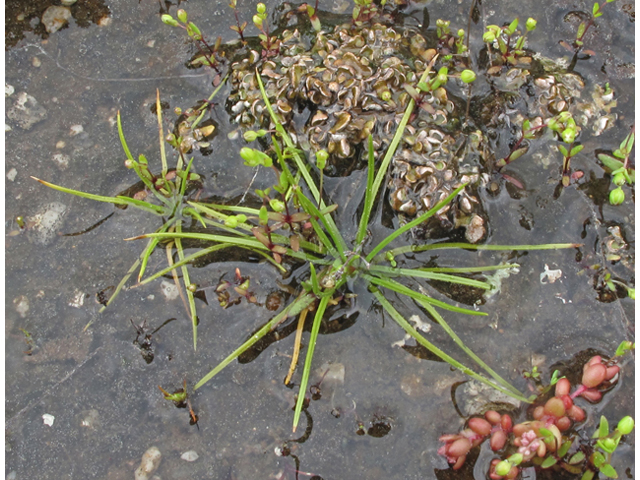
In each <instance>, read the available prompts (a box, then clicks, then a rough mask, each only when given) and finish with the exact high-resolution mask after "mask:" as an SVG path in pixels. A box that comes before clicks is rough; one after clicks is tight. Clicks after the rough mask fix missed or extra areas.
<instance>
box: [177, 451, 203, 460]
mask: <svg viewBox="0 0 640 480" xmlns="http://www.w3.org/2000/svg"><path fill="white" fill-rule="evenodd" d="M198 457H199V455H198V453H197V452H196V451H195V450H189V451H188V452H184V453H183V454H182V455H180V458H181V459H182V460H184V461H185V462H195V461H196V460H197V459H198Z"/></svg>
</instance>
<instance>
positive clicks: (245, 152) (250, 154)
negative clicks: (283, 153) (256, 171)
mask: <svg viewBox="0 0 640 480" xmlns="http://www.w3.org/2000/svg"><path fill="white" fill-rule="evenodd" d="M240 156H241V157H242V159H243V160H244V164H245V165H247V166H248V167H257V166H258V165H260V160H259V158H258V156H257V151H256V150H254V149H253V148H249V147H242V148H241V149H240Z"/></svg>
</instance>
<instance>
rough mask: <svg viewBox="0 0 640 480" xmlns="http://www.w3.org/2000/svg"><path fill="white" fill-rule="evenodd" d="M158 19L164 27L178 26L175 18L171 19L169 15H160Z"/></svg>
mask: <svg viewBox="0 0 640 480" xmlns="http://www.w3.org/2000/svg"><path fill="white" fill-rule="evenodd" d="M160 19H161V20H162V23H164V24H165V25H169V26H170V27H177V26H178V21H177V20H176V19H175V18H173V17H172V16H171V15H168V14H166V13H165V14H164V15H162V17H160Z"/></svg>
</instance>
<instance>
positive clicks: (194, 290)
mask: <svg viewBox="0 0 640 480" xmlns="http://www.w3.org/2000/svg"><path fill="white" fill-rule="evenodd" d="M187 290H189V291H190V292H191V293H195V292H196V291H197V290H198V285H196V284H195V283H190V284H189V286H188V287H187Z"/></svg>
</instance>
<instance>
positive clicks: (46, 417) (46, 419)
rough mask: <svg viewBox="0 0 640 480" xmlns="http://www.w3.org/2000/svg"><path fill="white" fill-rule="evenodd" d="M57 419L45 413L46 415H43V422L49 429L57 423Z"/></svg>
mask: <svg viewBox="0 0 640 480" xmlns="http://www.w3.org/2000/svg"><path fill="white" fill-rule="evenodd" d="M55 419H56V417H54V416H53V415H50V414H48V413H45V414H44V415H42V421H43V422H44V424H45V425H48V426H49V427H52V426H53V422H54V421H55Z"/></svg>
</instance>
